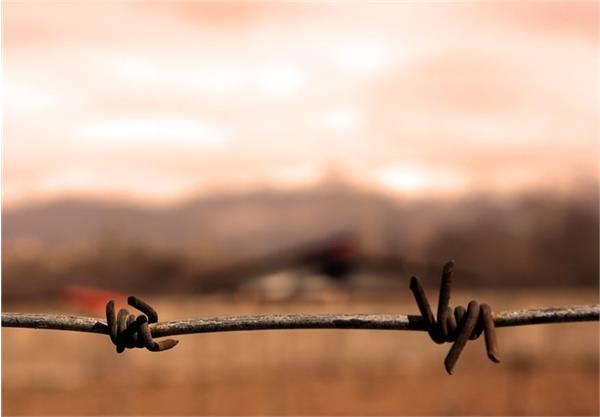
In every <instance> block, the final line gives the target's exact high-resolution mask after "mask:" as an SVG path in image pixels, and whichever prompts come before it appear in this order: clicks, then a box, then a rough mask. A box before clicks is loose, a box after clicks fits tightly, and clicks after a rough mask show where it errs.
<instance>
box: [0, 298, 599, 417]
mask: <svg viewBox="0 0 600 417" xmlns="http://www.w3.org/2000/svg"><path fill="white" fill-rule="evenodd" d="M430 293H431V294H432V295H433V292H432V291H430ZM409 297H410V293H409V291H408V290H407V291H406V296H402V298H401V299H398V300H395V299H391V298H390V299H386V300H381V299H380V300H377V301H375V300H353V301H352V300H350V301H344V302H337V303H315V302H301V301H296V302H293V303H287V304H258V303H251V302H247V301H246V302H242V301H234V300H231V299H225V298H218V297H214V298H196V297H188V298H185V297H177V298H175V297H173V298H160V299H157V298H156V297H155V296H152V297H151V298H149V299H148V301H150V302H151V303H153V304H154V305H155V306H156V308H157V309H158V311H159V313H160V316H161V317H160V318H161V320H174V319H179V318H191V317H199V316H214V315H229V314H257V313H285V312H296V313H300V312H302V313H327V312H338V313H340V312H344V313H351V312H356V313H411V314H416V312H417V308H416V306H414V304H413V301H412V300H411V299H410V298H409ZM471 298H475V299H478V300H480V301H487V302H489V303H490V304H491V305H492V306H493V307H494V308H495V309H496V310H498V311H500V310H505V309H512V308H527V307H537V306H550V305H555V306H559V305H567V304H587V303H597V302H598V293H597V288H589V290H586V289H580V290H560V291H559V290H543V291H542V290H539V291H536V290H527V291H516V292H514V291H513V292H508V291H501V290H494V291H489V292H482V291H479V292H469V294H465V293H460V292H458V293H456V294H454V295H453V299H452V304H453V305H456V304H463V305H466V303H467V302H468V301H469V299H471ZM11 310H13V311H46V312H49V311H52V312H64V313H66V312H67V311H64V310H61V306H60V305H58V304H57V305H33V304H29V305H21V306H11ZM68 312H72V311H68ZM498 333H499V334H498V336H499V343H500V352H501V357H502V363H501V364H499V365H496V364H493V363H491V362H489V361H488V360H487V358H486V357H485V353H484V346H483V345H484V342H483V340H477V341H475V342H470V343H469V344H468V346H467V348H466V349H465V351H464V353H463V356H462V357H461V358H460V360H459V363H458V364H457V367H456V370H455V375H453V376H448V375H447V374H446V373H445V371H444V367H443V359H444V356H445V354H446V352H447V350H448V348H449V345H444V346H440V345H435V344H434V343H433V342H431V341H430V340H429V339H428V337H427V336H426V335H425V334H424V333H420V332H393V331H360V330H356V331H354V330H346V331H341V330H331V331H330V330H294V331H260V332H236V333H220V334H201V335H186V336H181V337H179V340H180V344H179V345H178V346H177V347H176V348H175V349H173V350H171V351H168V352H162V353H150V352H147V351H141V350H136V351H128V352H125V353H124V354H122V355H117V354H116V353H115V351H114V348H113V347H112V345H111V344H110V341H109V340H108V337H106V338H104V337H103V336H101V335H95V334H79V333H73V332H58V331H46V330H29V329H3V330H2V414H3V415H257V414H261V415H598V413H599V407H598V404H599V396H598V388H599V387H598V376H599V375H598V352H599V349H598V324H597V323H572V324H549V325H537V326H523V327H514V328H503V329H499V330H498Z"/></svg>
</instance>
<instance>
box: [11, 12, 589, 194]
mask: <svg viewBox="0 0 600 417" xmlns="http://www.w3.org/2000/svg"><path fill="white" fill-rule="evenodd" d="M598 11H599V10H598V3H597V2H591V1H590V2H572V1H569V2H566V1H565V2H561V1H551V2H543V1H535V2H534V1H531V2H525V1H524V2H486V3H484V2H457V3H452V2H423V3H417V2H415V3H412V2H396V3H381V2H377V3H375V2H373V3H368V2H365V3H356V2H351V3H337V2H332V3H325V2H323V3H319V2H306V3H302V2H291V3H288V2H281V3H279V2H241V3H235V2H180V3H179V2H168V3H167V2H154V1H153V2H81V3H73V2H71V3H68V2H66V3H58V2H48V3H42V2H3V4H2V53H3V91H4V94H3V95H4V97H3V107H4V114H3V122H4V123H3V138H2V140H3V155H2V162H3V171H2V176H3V196H2V199H3V202H4V203H6V204H13V203H19V202H24V201H28V200H30V199H40V198H42V199H43V198H54V197H59V196H63V195H96V196H121V197H126V198H134V199H142V200H152V201H170V200H172V199H177V198H185V197H187V196H191V195H194V194H196V193H202V192H208V191H211V190H215V189H219V188H222V187H233V188H248V187H255V186H264V185H268V186H284V187H286V186H289V187H292V186H301V185H306V184H313V183H316V182H318V181H319V179H320V178H323V177H324V176H327V172H329V170H330V168H331V167H332V166H333V167H335V168H336V170H338V171H340V172H342V173H344V175H345V176H346V177H347V178H348V180H349V181H352V182H355V183H359V184H362V185H366V186H370V187H377V188H381V189H384V190H388V191H390V192H395V193H399V194H403V195H415V194H418V195H422V194H427V193H439V192H441V193H460V192H467V191H470V190H474V189H479V188H489V187H492V188H494V189H496V188H497V189H499V190H500V189H502V190H510V189H517V188H519V187H523V186H535V185H540V184H541V185H549V184H550V185H552V184H563V183H570V181H574V180H578V179H580V178H588V179H594V180H595V178H596V172H597V171H596V169H597V153H598V147H597V138H598V128H597V118H598V67H597V66H598Z"/></svg>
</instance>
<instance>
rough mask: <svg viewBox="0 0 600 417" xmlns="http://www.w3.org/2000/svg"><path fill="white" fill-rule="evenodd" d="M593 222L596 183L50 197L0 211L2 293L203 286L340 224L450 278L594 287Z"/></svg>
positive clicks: (381, 250) (384, 251) (371, 246)
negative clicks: (141, 201) (444, 191)
mask: <svg viewBox="0 0 600 417" xmlns="http://www.w3.org/2000/svg"><path fill="white" fill-rule="evenodd" d="M598 220H599V217H598V190H597V187H596V185H595V184H593V185H585V186H582V187H580V188H579V189H577V190H574V191H573V192H572V193H570V194H557V193H552V192H551V191H534V192H528V193H522V194H518V195H503V196H499V195H468V196H464V197H461V198H454V199H442V198H428V199H421V200H408V199H395V198H391V197H388V196H385V195H381V194H377V193H374V192H371V191H364V190H357V189H353V188H349V187H343V186H335V187H334V186H327V187H325V186H324V187H318V188H314V189H308V190H303V191H296V192H277V191H269V190H266V191H260V192H254V193H246V194H236V195H221V196H211V197H204V198H199V199H197V200H194V201H190V202H188V203H186V204H181V205H178V206H172V207H162V208H147V207H138V206H133V205H127V204H118V203H111V202H96V201H75V200H69V201H60V202H55V203H51V204H45V205H39V206H29V207H21V208H18V209H14V210H11V211H5V212H3V214H2V226H3V227H2V237H3V247H2V250H3V257H2V260H3V263H2V290H3V297H4V298H5V299H6V298H7V297H17V296H18V295H23V296H25V295H28V294H43V293H46V292H52V291H55V290H56V288H60V287H61V286H63V285H65V284H77V285H90V286H97V287H100V288H107V289H118V290H123V291H125V290H127V291H135V290H136V289H138V288H140V286H141V285H142V286H144V287H145V285H146V284H148V283H151V288H152V289H153V290H154V291H156V292H170V293H173V292H190V291H202V290H203V288H204V287H205V285H204V284H206V287H208V286H209V285H208V284H209V283H203V282H202V280H203V279H207V278H206V276H204V275H203V274H202V273H201V272H202V271H205V270H209V269H211V268H218V267H221V266H227V265H230V264H232V263H235V262H237V261H239V260H244V259H259V258H260V257H261V256H268V255H269V254H272V253H274V252H276V251H278V250H281V248H288V247H293V246H294V245H301V244H303V243H304V242H307V241H309V240H314V239H319V238H322V237H326V236H328V235H330V234H331V233H334V232H337V231H341V230H345V231H350V232H352V233H354V234H355V235H356V236H358V237H359V239H360V242H361V246H362V248H363V251H364V252H365V253H371V254H377V255H385V256H394V257H397V258H400V259H405V260H406V261H407V262H408V264H409V265H417V266H416V267H415V268H414V269H415V271H414V273H415V274H418V275H419V274H420V275H430V274H433V273H437V272H435V271H439V268H440V267H441V265H442V264H443V263H444V262H445V261H446V260H448V259H454V260H455V261H456V262H457V268H458V269H457V270H458V271H460V270H463V271H465V273H464V274H463V276H462V278H461V279H460V280H459V284H460V285H477V286H520V285H524V286H556V285H560V286H574V285H592V286H594V285H595V286H597V285H598V253H599V246H598V230H599V221H598ZM411 273H413V272H412V271H411ZM401 278H403V277H401ZM406 278H408V277H406ZM430 279H432V280H434V281H435V280H437V275H436V276H435V278H430ZM149 289H150V287H148V290H149ZM144 292H148V291H144Z"/></svg>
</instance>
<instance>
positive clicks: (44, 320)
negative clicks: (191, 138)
mask: <svg viewBox="0 0 600 417" xmlns="http://www.w3.org/2000/svg"><path fill="white" fill-rule="evenodd" d="M453 266H454V262H452V261H450V262H448V263H447V264H446V265H445V266H444V268H443V270H442V280H441V285H440V294H439V299H438V311H437V320H436V318H435V317H434V315H433V313H432V312H431V308H430V306H429V302H428V300H427V297H426V295H425V291H424V290H423V288H422V287H421V285H420V283H419V281H418V279H417V278H416V277H412V278H411V282H410V289H411V290H412V292H413V295H414V297H415V300H416V302H417V306H418V308H419V311H420V313H421V315H403V314H317V315H309V314H283V315H282V314H269V315H255V316H225V317H207V318H199V319H188V320H176V321H167V322H162V323H159V322H158V313H157V312H156V310H155V309H154V308H152V307H151V306H150V305H149V304H148V303H146V302H144V301H142V300H141V299H140V298H138V297H135V296H130V297H129V298H128V300H127V302H128V304H129V305H130V306H132V307H134V308H136V309H138V310H140V311H141V312H142V313H144V314H140V315H138V316H137V317H136V316H135V315H134V314H131V313H130V312H129V311H128V310H127V309H121V310H119V312H118V314H116V315H115V308H114V301H113V300H110V301H109V302H108V303H107V305H106V323H104V322H102V321H101V320H99V319H96V318H92V317H81V316H71V315H56V314H33V313H2V326H4V327H19V328H33V329H52V330H70V331H79V332H90V333H99V334H105V335H109V337H110V340H111V342H112V343H113V344H114V345H115V346H116V349H117V352H118V353H122V352H123V351H124V350H125V349H127V348H144V347H145V348H146V349H148V350H150V351H153V352H158V351H164V350H168V349H171V348H173V347H174V346H175V345H177V343H178V341H177V340H174V339H165V340H162V341H160V342H157V341H155V340H154V339H153V338H154V337H163V336H172V335H182V334H195V333H211V332H226V331H249V330H291V329H370V330H415V331H426V332H428V334H429V337H430V338H431V339H432V340H433V341H434V342H435V343H445V342H453V345H452V347H451V348H450V350H449V352H448V354H447V356H446V359H445V361H444V365H445V367H446V370H447V372H448V373H449V374H451V373H452V371H453V369H454V365H455V364H456V361H457V360H458V357H459V355H460V353H461V352H462V350H463V348H464V347H465V345H466V343H467V341H468V340H470V339H471V340H472V339H476V338H478V337H479V336H480V335H481V334H482V333H483V334H484V335H485V343H486V350H487V354H488V357H489V358H490V359H491V360H492V361H494V362H499V355H498V346H497V337H496V330H495V329H496V327H508V326H522V325H528V324H544V323H567V322H580V321H599V320H600V304H594V305H575V306H565V307H545V308H534V309H525V310H510V311H503V312H500V313H493V312H492V309H491V307H489V305H487V304H479V303H478V302H476V301H471V302H470V303H469V305H468V307H467V309H466V310H465V308H464V307H462V306H458V307H456V308H455V309H454V311H452V310H451V309H450V307H449V301H450V287H451V276H452V268H453Z"/></svg>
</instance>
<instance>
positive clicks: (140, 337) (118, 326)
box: [106, 295, 179, 353]
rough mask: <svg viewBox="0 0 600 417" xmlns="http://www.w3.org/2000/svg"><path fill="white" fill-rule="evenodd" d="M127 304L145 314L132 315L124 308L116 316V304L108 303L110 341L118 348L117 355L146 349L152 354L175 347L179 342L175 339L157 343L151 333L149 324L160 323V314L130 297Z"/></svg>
mask: <svg viewBox="0 0 600 417" xmlns="http://www.w3.org/2000/svg"><path fill="white" fill-rule="evenodd" d="M127 303H128V304H129V305H130V306H132V307H135V308H137V309H138V310H140V311H141V312H142V313H145V315H144V314H140V315H139V316H137V317H136V316H135V315H133V314H130V313H129V311H127V309H124V308H122V309H121V310H119V313H118V314H117V315H116V316H115V302H114V300H110V301H109V302H108V303H106V324H107V327H108V331H109V336H110V340H111V341H112V342H113V344H114V345H115V346H116V348H117V353H122V352H124V351H125V349H133V348H138V349H141V348H146V349H148V350H149V351H152V352H160V351H163V350H167V349H171V348H172V347H175V345H176V344H177V343H179V341H177V340H174V339H165V340H162V341H160V342H156V341H155V340H154V339H153V338H152V334H151V333H150V327H149V326H148V323H158V313H157V312H156V310H155V309H153V308H152V307H151V306H150V305H149V304H148V303H146V302H145V301H143V300H141V299H139V298H137V297H135V296H133V295H132V296H130V297H129V298H128V299H127Z"/></svg>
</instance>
